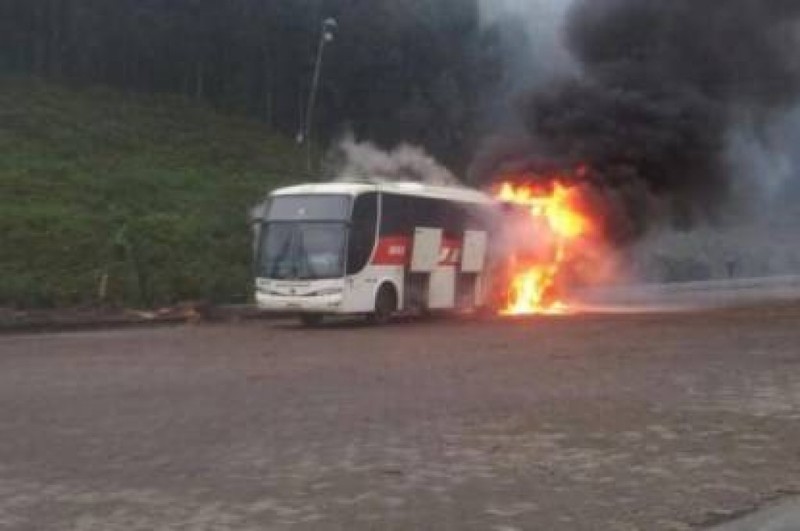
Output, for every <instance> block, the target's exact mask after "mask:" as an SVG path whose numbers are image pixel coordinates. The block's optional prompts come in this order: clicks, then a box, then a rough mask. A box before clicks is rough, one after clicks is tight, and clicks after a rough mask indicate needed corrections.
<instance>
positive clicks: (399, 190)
mask: <svg viewBox="0 0 800 531" xmlns="http://www.w3.org/2000/svg"><path fill="white" fill-rule="evenodd" d="M365 192H383V193H392V194H398V195H409V196H414V197H429V198H434V199H445V200H449V201H462V202H465V203H491V202H493V201H494V200H493V199H492V198H491V197H490V196H489V195H487V194H485V193H483V192H481V191H479V190H474V189H472V188H467V187H460V186H430V185H427V184H422V183H417V182H385V183H364V182H330V183H313V184H300V185H296V186H288V187H286V188H279V189H278V190H275V191H274V192H272V193H271V194H270V196H272V197H275V196H284V195H315V194H331V195H334V194H336V195H339V194H343V195H359V194H362V193H365Z"/></svg>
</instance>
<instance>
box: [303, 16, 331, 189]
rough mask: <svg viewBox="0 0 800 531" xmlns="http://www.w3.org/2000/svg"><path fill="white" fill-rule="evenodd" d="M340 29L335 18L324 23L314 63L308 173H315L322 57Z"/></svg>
mask: <svg viewBox="0 0 800 531" xmlns="http://www.w3.org/2000/svg"><path fill="white" fill-rule="evenodd" d="M338 27H339V24H338V23H337V22H336V19H334V18H326V19H325V20H323V21H322V31H321V32H320V35H319V45H318V46H317V60H316V62H315V63H314V75H313V77H312V79H311V91H310V92H309V94H308V105H307V106H306V130H305V140H306V167H307V169H308V173H309V174H310V173H311V172H313V171H314V162H313V160H312V158H313V142H312V139H311V133H312V129H313V126H314V107H315V106H316V103H317V89H318V88H319V77H320V73H321V71H322V56H323V53H324V52H325V45H326V44H327V43H329V42H331V41H333V32H334V31H336V28H338Z"/></svg>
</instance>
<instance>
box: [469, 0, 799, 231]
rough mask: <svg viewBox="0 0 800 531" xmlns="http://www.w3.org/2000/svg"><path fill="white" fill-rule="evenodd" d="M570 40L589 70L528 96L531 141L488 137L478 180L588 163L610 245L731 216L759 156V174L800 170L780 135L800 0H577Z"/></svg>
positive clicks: (793, 92) (793, 72) (794, 81)
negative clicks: (657, 226)
mask: <svg viewBox="0 0 800 531" xmlns="http://www.w3.org/2000/svg"><path fill="white" fill-rule="evenodd" d="M563 38H564V42H565V44H566V46H567V48H568V49H569V51H570V53H571V55H572V57H573V58H574V60H575V61H576V62H577V64H578V65H579V68H578V69H577V70H578V72H577V73H573V74H566V75H561V76H556V78H555V79H553V78H552V77H551V78H549V79H548V80H547V82H546V83H544V84H541V83H540V84H538V85H536V86H534V87H533V88H532V89H531V90H529V91H528V92H527V93H526V94H524V95H523V97H522V99H521V102H522V103H521V106H520V116H521V119H522V122H523V124H524V134H522V135H520V134H519V133H517V132H513V133H511V134H510V135H503V134H500V135H496V136H495V137H494V138H493V139H492V140H491V141H489V142H488V143H487V144H486V145H485V146H484V148H483V149H482V150H480V152H479V153H478V156H477V157H476V159H475V161H474V162H473V165H472V168H471V175H472V178H473V179H474V180H476V181H478V182H483V183H486V182H489V181H491V180H493V179H495V178H496V177H497V176H498V174H503V173H508V172H510V171H517V172H520V171H531V172H534V173H541V169H542V168H548V167H559V168H576V167H580V166H583V165H585V166H587V167H588V168H589V170H588V171H586V172H583V173H582V176H583V177H582V182H583V183H584V184H585V185H586V186H588V187H590V188H591V189H592V191H593V192H592V193H593V197H594V199H593V200H596V201H597V204H598V207H599V208H603V209H606V210H608V211H609V212H611V213H612V214H610V215H608V216H605V219H606V222H607V223H608V225H609V226H608V227H607V230H608V233H609V237H610V239H612V240H614V241H615V242H616V243H619V244H629V243H631V242H634V241H636V240H637V239H639V238H640V237H641V236H642V235H643V234H645V232H646V231H647V230H649V229H650V228H651V227H652V226H653V224H654V223H655V222H656V221H666V222H668V223H670V224H671V225H672V226H678V227H683V228H687V227H691V226H694V225H695V224H697V223H699V222H704V221H712V222H713V221H715V220H718V219H720V217H721V216H722V213H723V212H724V211H725V209H726V208H727V207H728V206H730V205H732V204H734V203H735V201H734V200H737V199H739V198H738V197H737V190H738V188H737V181H736V175H737V173H741V172H742V168H743V167H746V166H747V164H743V163H742V159H743V158H745V159H746V160H747V161H749V163H752V164H755V161H757V159H755V158H753V157H751V156H750V155H751V154H752V153H755V152H758V153H759V154H760V156H761V160H762V163H761V164H760V166H758V167H753V168H752V169H753V170H754V171H756V170H759V169H761V168H763V167H765V166H766V167H767V169H768V170H769V172H770V174H774V173H775V172H778V173H780V172H783V173H784V174H786V175H789V174H792V173H793V172H795V171H796V170H794V169H793V167H792V166H791V164H794V162H795V160H796V159H793V158H792V157H793V156H794V155H792V154H791V150H793V149H795V148H794V147H793V146H786V145H784V146H783V148H784V149H789V150H790V151H789V154H788V155H787V154H786V153H784V154H783V155H782V156H783V158H780V156H781V155H776V152H778V151H780V150H781V149H782V147H781V146H780V142H779V140H780V139H776V138H775V137H776V136H780V135H776V134H774V133H775V131H778V132H780V131H781V129H780V128H778V129H776V125H775V124H776V123H777V121H779V120H784V119H785V115H786V114H787V113H788V112H789V111H790V110H791V109H792V108H794V106H795V105H796V104H797V102H798V96H800V53H798V50H800V2H797V1H795V0H727V1H725V2H710V1H708V2H706V1H697V0H669V1H664V0H575V1H574V2H573V4H572V6H571V8H570V9H569V11H568V12H567V15H566V21H565V24H564V35H563ZM795 123H796V122H795ZM765 160H766V161H770V163H769V164H766V163H764V162H763V161H765ZM734 163H736V166H734ZM773 163H774V164H777V166H775V165H773ZM787 165H789V166H787ZM763 178H764V179H765V180H769V179H770V178H769V177H767V176H764V177H763Z"/></svg>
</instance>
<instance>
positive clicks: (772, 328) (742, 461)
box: [0, 304, 800, 531]
mask: <svg viewBox="0 0 800 531" xmlns="http://www.w3.org/2000/svg"><path fill="white" fill-rule="evenodd" d="M799 492H800V304H786V305H779V306H761V307H754V308H749V309H739V310H717V311H702V312H701V311H697V312H684V313H671V314H664V315H660V314H649V315H605V316H603V315H595V316H580V317H569V318H552V319H528V320H495V321H490V322H480V321H459V320H437V321H406V322H399V323H395V324H392V325H389V326H387V327H383V328H367V327H362V326H355V325H352V324H339V325H333V326H329V327H325V328H322V329H316V330H306V329H301V328H299V327H297V326H295V325H294V324H293V323H291V322H283V321H278V322H263V321H262V322H248V323H240V324H230V323H228V324H217V325H202V324H196V325H188V326H180V327H175V328H158V329H135V330H125V331H105V332H95V333H88V332H85V333H70V334H50V335H15V336H8V335H7V336H2V337H0V529H3V530H15V531H16V530H28V529H31V530H33V529H36V530H39V529H59V530H98V531H99V530H103V531H115V530H126V531H130V530H152V529H181V530H189V529H191V530H195V529H197V530H201V529H202V530H205V529H207V530H212V529H213V530H225V529H232V530H245V529H248V530H249V529H252V530H263V529H270V530H271V529H277V530H280V529H292V530H294V529H301V530H305V529H341V530H353V529H375V530H409V529H414V530H428V529H430V530H442V529H445V530H447V529H452V530H472V529H475V530H477V529H481V530H485V529H490V530H491V529H493V530H497V531H510V530H513V529H525V530H527V529H541V530H549V529H570V530H572V529H575V530H605V529H609V530H635V529H641V530H661V529H663V530H680V529H695V528H704V527H710V526H714V525H717V524H719V523H721V522H724V521H726V520H728V519H730V518H732V517H735V516H737V515H741V514H744V513H747V512H748V511H751V510H753V509H754V508H756V507H758V506H761V505H766V504H770V503H773V502H778V501H780V500H781V499H784V498H789V497H791V496H792V495H795V494H797V493H799Z"/></svg>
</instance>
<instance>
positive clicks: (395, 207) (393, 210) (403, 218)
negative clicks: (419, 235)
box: [381, 194, 415, 236]
mask: <svg viewBox="0 0 800 531" xmlns="http://www.w3.org/2000/svg"><path fill="white" fill-rule="evenodd" d="M413 201H414V198H410V197H405V196H402V195H393V194H384V195H383V196H382V203H381V211H382V212H381V236H410V235H411V234H412V233H413V232H414V227H415V224H414V223H413V209H412V202H413Z"/></svg>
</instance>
